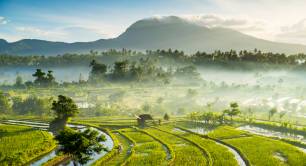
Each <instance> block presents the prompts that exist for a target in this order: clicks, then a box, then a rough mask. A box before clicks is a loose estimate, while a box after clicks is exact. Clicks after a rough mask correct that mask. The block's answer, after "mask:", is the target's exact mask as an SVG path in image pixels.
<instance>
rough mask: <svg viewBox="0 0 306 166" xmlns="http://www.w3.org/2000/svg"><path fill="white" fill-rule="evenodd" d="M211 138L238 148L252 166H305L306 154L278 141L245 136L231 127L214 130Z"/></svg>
mask: <svg viewBox="0 0 306 166" xmlns="http://www.w3.org/2000/svg"><path fill="white" fill-rule="evenodd" d="M227 131H229V132H227ZM230 133H232V135H231V134H230ZM210 136H212V137H215V138H217V139H221V140H222V141H224V142H226V143H228V144H230V145H232V146H234V147H236V148H238V149H239V150H240V151H241V152H242V153H243V154H244V155H245V156H246V157H247V158H248V159H249V161H250V163H251V164H252V165H267V166H270V165H271V166H272V165H287V164H288V165H304V164H305V159H306V154H305V153H303V152H302V151H300V150H298V149H297V148H296V147H293V146H291V145H289V144H287V143H284V142H281V141H278V140H273V139H270V138H265V137H262V136H255V135H245V134H243V132H241V131H238V130H235V129H234V128H230V127H220V128H218V129H216V130H214V131H213V132H212V133H211V134H210Z"/></svg>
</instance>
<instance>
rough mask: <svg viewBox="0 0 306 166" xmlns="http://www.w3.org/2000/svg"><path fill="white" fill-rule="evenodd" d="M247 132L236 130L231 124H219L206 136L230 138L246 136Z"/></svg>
mask: <svg viewBox="0 0 306 166" xmlns="http://www.w3.org/2000/svg"><path fill="white" fill-rule="evenodd" d="M249 135H250V134H248V133H247V132H245V131H242V130H237V129H235V128H234V127H231V126H219V127H217V128H216V129H215V130H213V132H210V133H208V136H210V137H213V138H216V139H232V138H239V137H247V136H249Z"/></svg>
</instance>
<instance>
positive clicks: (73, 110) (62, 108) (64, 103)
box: [50, 95, 79, 134]
mask: <svg viewBox="0 0 306 166" xmlns="http://www.w3.org/2000/svg"><path fill="white" fill-rule="evenodd" d="M51 109H52V110H53V111H54V112H55V114H56V116H57V117H56V118H55V119H54V120H53V121H52V122H51V123H50V130H51V131H52V132H54V134H58V133H59V131H61V130H63V129H64V128H65V126H66V124H67V121H68V119H69V118H70V117H74V116H75V115H76V114H77V113H78V112H79V110H78V107H77V105H76V104H75V103H74V101H73V100H72V99H71V98H70V97H66V96H63V95H59V96H58V99H57V101H56V100H55V101H53V103H52V107H51Z"/></svg>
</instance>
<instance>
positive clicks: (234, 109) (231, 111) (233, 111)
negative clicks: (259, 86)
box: [223, 102, 241, 122]
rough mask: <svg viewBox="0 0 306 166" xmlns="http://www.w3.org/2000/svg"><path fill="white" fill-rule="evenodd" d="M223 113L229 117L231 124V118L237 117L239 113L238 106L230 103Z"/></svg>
mask: <svg viewBox="0 0 306 166" xmlns="http://www.w3.org/2000/svg"><path fill="white" fill-rule="evenodd" d="M223 112H224V113H225V114H227V115H228V116H230V117H231V121H232V122H233V116H236V115H239V114H240V113H241V112H240V110H239V105H238V103H236V102H232V103H230V109H226V110H224V111H223Z"/></svg>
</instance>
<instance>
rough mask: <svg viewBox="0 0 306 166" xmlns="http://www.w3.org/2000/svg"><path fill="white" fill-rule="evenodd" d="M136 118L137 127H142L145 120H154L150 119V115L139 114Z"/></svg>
mask: <svg viewBox="0 0 306 166" xmlns="http://www.w3.org/2000/svg"><path fill="white" fill-rule="evenodd" d="M136 117H137V123H138V125H139V126H141V127H144V126H145V124H146V121H147V120H152V121H154V119H153V118H152V116H151V115H150V114H141V115H139V116H136Z"/></svg>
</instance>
